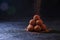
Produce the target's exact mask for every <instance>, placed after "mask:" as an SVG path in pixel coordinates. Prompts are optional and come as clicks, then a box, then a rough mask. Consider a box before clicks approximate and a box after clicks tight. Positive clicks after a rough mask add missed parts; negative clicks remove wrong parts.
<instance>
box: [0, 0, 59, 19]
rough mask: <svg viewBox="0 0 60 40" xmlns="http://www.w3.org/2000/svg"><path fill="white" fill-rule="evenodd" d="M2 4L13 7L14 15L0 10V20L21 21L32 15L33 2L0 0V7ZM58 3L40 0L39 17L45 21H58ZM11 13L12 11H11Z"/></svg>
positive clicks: (53, 0) (51, 0) (28, 0)
mask: <svg viewBox="0 0 60 40" xmlns="http://www.w3.org/2000/svg"><path fill="white" fill-rule="evenodd" d="M2 2H6V3H8V6H9V7H11V6H14V8H15V10H16V11H14V13H7V12H8V11H2V10H1V9H0V19H1V20H4V19H7V20H8V19H11V18H12V19H16V18H17V19H23V18H29V17H32V16H33V15H34V9H33V4H34V0H0V6H1V3H2ZM59 4H60V1H59V0H42V2H41V8H40V9H41V10H40V16H41V17H42V19H43V18H45V19H54V20H55V19H59V18H60V5H59ZM12 11H13V10H12Z"/></svg>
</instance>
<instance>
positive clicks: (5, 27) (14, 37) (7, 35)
mask: <svg viewBox="0 0 60 40" xmlns="http://www.w3.org/2000/svg"><path fill="white" fill-rule="evenodd" d="M45 24H46V25H47V26H48V27H51V28H53V29H55V30H59V26H60V25H59V22H54V21H53V22H52V23H51V22H46V23H45ZM27 25H28V24H27V22H0V40H60V34H59V33H33V32H26V31H25V30H24V28H25V27H26V26H27Z"/></svg>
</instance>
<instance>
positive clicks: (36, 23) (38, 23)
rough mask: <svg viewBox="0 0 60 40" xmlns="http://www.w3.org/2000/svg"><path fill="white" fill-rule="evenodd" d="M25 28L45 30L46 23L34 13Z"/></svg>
mask: <svg viewBox="0 0 60 40" xmlns="http://www.w3.org/2000/svg"><path fill="white" fill-rule="evenodd" d="M26 30H27V31H31V32H41V31H45V30H46V25H45V24H44V23H43V21H42V19H41V18H40V16H39V15H34V16H33V19H31V20H30V21H29V25H28V26H27V28H26Z"/></svg>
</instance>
